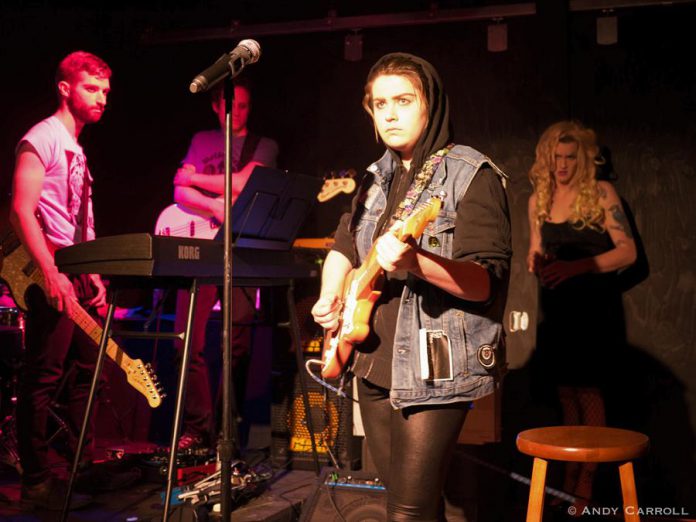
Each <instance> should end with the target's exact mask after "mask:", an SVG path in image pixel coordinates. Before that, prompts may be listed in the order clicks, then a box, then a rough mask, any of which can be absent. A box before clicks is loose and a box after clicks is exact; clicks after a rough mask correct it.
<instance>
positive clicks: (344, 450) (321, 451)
mask: <svg viewBox="0 0 696 522" xmlns="http://www.w3.org/2000/svg"><path fill="white" fill-rule="evenodd" d="M292 357H293V358H294V355H293V356H292ZM312 357H319V354H305V355H304V359H305V360H306V359H307V358H312ZM300 379H304V380H305V385H306V386H307V393H308V396H309V412H308V411H307V410H306V408H305V404H304V400H303V397H302V388H301V386H300ZM344 391H345V392H346V394H347V395H348V396H351V389H350V385H349V386H348V387H347V388H346V389H345V390H344ZM310 422H311V428H312V432H313V433H314V440H315V443H316V448H317V454H318V457H319V464H320V465H321V466H331V465H334V463H333V461H332V459H331V455H333V457H334V458H335V459H336V462H337V464H338V465H339V466H341V467H342V468H348V469H356V468H358V467H360V440H359V438H358V437H354V436H353V408H352V401H351V400H350V399H346V398H342V397H338V396H337V395H336V394H335V393H334V392H330V391H328V390H326V389H325V388H324V387H322V386H321V385H320V384H319V383H317V382H315V381H314V380H313V379H311V378H310V377H309V376H308V375H306V372H305V368H304V367H302V368H300V369H299V372H298V370H297V367H296V365H293V364H289V363H288V364H286V365H285V367H283V368H281V369H279V370H278V371H275V372H274V375H273V383H272V394H271V457H272V463H273V466H274V467H284V468H289V469H306V470H312V469H314V457H313V452H312V442H311V438H310Z"/></svg>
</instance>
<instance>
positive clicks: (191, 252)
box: [178, 245, 201, 261]
mask: <svg viewBox="0 0 696 522" xmlns="http://www.w3.org/2000/svg"><path fill="white" fill-rule="evenodd" d="M178 257H179V259H185V260H187V261H188V260H199V259H200V258H201V247H197V246H187V245H179V255H178Z"/></svg>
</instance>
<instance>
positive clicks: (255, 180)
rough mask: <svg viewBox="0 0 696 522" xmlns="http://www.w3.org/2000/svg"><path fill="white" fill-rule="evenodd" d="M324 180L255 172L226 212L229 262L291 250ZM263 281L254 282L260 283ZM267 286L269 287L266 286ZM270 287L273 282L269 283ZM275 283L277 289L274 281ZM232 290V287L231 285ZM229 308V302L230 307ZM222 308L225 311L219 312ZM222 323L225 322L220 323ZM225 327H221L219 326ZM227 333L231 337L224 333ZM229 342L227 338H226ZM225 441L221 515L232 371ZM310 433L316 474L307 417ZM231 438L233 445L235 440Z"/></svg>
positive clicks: (231, 426)
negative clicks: (248, 254)
mask: <svg viewBox="0 0 696 522" xmlns="http://www.w3.org/2000/svg"><path fill="white" fill-rule="evenodd" d="M322 184H323V181H322V180H321V179H320V178H318V177H313V176H307V175H304V174H298V173H292V172H287V171H281V170H278V169H272V168H268V167H258V166H257V167H255V168H254V170H253V171H252V173H251V175H250V176H249V179H248V180H247V182H246V184H245V185H244V188H243V189H242V192H241V193H240V194H239V196H238V198H237V200H236V201H235V202H234V205H233V206H232V209H231V211H230V217H231V226H232V230H231V241H232V244H233V246H234V252H233V255H232V262H233V263H234V262H235V257H242V256H243V252H244V251H245V250H247V249H255V250H258V251H257V252H255V254H254V255H255V256H258V255H260V252H262V251H266V253H267V254H269V256H270V257H272V256H273V251H282V250H289V249H290V248H291V247H292V244H293V242H294V240H295V238H296V237H297V234H298V232H299V230H300V227H301V226H302V224H303V223H304V221H305V220H306V218H307V217H308V215H309V213H310V211H311V210H312V208H313V206H314V204H315V203H316V196H317V194H318V193H319V191H320V190H321V186H322ZM224 234H225V230H224V229H222V230H221V231H220V232H219V233H218V236H217V237H216V239H220V238H224ZM263 279H264V278H261V280H260V281H256V282H257V283H260V284H264V283H263ZM266 284H268V282H266ZM271 284H272V283H271ZM275 284H278V282H277V281H276V283H275ZM284 284H286V285H287V287H288V291H287V301H288V314H289V326H290V328H291V335H292V339H293V344H295V355H296V358H297V364H298V368H301V367H302V348H301V340H300V331H299V325H298V321H297V313H296V310H295V306H294V292H293V280H292V279H289V280H288V279H286V283H284ZM231 286H239V285H235V283H234V280H232V283H231ZM247 286H259V285H258V284H250V283H247ZM230 306H232V303H231V302H230ZM224 311H225V307H224V306H223V312H224ZM224 319H225V318H223V320H224ZM228 321H229V322H228V324H229V325H230V326H229V329H230V330H231V329H232V327H233V326H232V322H231V320H229V319H228ZM223 324H225V323H224V322H223ZM228 333H229V332H228ZM229 338H231V334H230V335H228V337H227V339H229ZM222 344H223V346H222V350H223V369H229V368H231V361H230V359H231V354H230V346H229V345H228V344H229V343H228V342H226V338H225V336H224V335H223V342H222ZM223 384H224V386H223V401H222V408H223V419H222V421H223V437H222V440H221V441H220V442H219V444H218V453H219V459H220V466H221V470H222V473H221V484H220V487H221V492H222V508H223V509H222V511H223V514H224V512H225V511H227V510H229V509H230V508H229V500H228V497H229V493H228V491H227V490H228V489H229V485H228V484H227V483H226V481H227V478H226V476H227V475H228V473H225V472H226V471H227V470H228V469H229V468H230V467H231V464H232V460H233V458H234V457H236V456H238V455H234V453H235V449H236V450H239V449H240V448H238V447H237V448H235V444H238V442H239V430H238V426H237V422H236V414H237V406H238V405H237V403H236V398H235V397H234V386H233V382H232V373H231V371H230V370H227V371H225V372H223ZM300 387H301V390H302V397H303V401H304V407H305V410H306V411H310V410H311V407H310V404H309V397H308V394H307V388H306V384H305V382H304V380H303V379H302V378H300ZM308 428H309V432H310V439H311V443H312V450H313V454H314V461H315V466H316V472H317V474H319V472H320V466H319V458H318V455H317V449H316V441H315V439H314V429H313V426H312V421H311V418H308ZM233 439H234V440H233Z"/></svg>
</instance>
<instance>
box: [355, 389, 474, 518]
mask: <svg viewBox="0 0 696 522" xmlns="http://www.w3.org/2000/svg"><path fill="white" fill-rule="evenodd" d="M358 394H359V397H360V413H361V415H362V419H363V424H364V426H365V436H366V437H367V444H368V446H369V448H370V454H371V455H372V458H373V459H374V461H375V465H376V466H377V472H378V473H379V476H380V478H381V479H382V480H383V481H384V484H385V486H386V487H387V510H388V513H389V520H390V521H402V520H418V521H420V522H430V521H432V522H437V521H442V520H445V518H444V501H443V498H442V489H443V487H444V482H445V476H446V474H447V467H448V465H449V461H450V455H451V453H452V450H453V449H454V445H455V443H456V441H457V437H458V435H459V432H460V430H461V428H462V424H463V423H464V419H465V418H466V413H467V411H469V403H468V402H456V403H453V404H443V405H437V406H412V407H410V408H405V409H403V410H395V409H394V408H392V406H391V404H390V402H389V390H385V389H384V388H380V387H378V386H373V385H372V384H370V383H367V382H365V381H363V380H362V379H359V380H358Z"/></svg>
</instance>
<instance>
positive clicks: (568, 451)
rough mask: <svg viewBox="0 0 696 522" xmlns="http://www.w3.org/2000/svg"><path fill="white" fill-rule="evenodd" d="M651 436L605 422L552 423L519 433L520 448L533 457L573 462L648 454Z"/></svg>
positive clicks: (627, 457)
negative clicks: (611, 425)
mask: <svg viewBox="0 0 696 522" xmlns="http://www.w3.org/2000/svg"><path fill="white" fill-rule="evenodd" d="M649 445H650V439H649V438H648V437H647V436H646V435H643V434H642V433H638V432H635V431H629V430H622V429H618V428H607V427H604V426H549V427H546V428H534V429H531V430H526V431H523V432H521V433H519V434H518V435H517V449H519V450H520V451H521V452H522V453H525V454H527V455H531V456H532V457H540V458H542V459H549V460H563V461H572V462H617V461H628V460H633V459H635V458H637V457H640V456H642V455H644V454H645V452H646V451H647V450H648V446H649Z"/></svg>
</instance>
